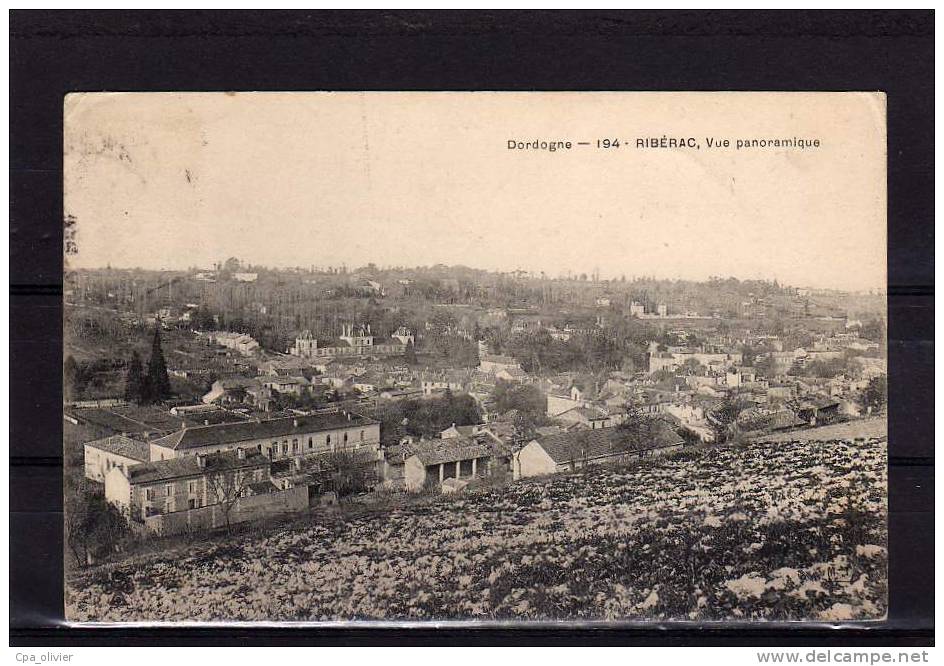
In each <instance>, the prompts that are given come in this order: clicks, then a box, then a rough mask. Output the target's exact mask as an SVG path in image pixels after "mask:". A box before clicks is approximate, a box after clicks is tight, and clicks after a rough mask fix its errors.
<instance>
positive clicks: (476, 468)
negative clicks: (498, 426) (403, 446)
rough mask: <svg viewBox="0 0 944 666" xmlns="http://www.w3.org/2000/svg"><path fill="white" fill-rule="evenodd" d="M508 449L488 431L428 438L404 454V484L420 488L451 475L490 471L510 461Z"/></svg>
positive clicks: (470, 476) (465, 476)
mask: <svg viewBox="0 0 944 666" xmlns="http://www.w3.org/2000/svg"><path fill="white" fill-rule="evenodd" d="M506 456H507V452H505V451H504V449H503V447H502V446H501V444H500V442H498V441H497V440H495V438H494V437H492V436H491V435H489V434H488V433H480V434H479V435H476V436H474V437H453V438H449V439H438V440H431V441H428V442H424V443H422V444H420V445H419V446H417V447H415V448H412V449H411V450H408V451H405V452H404V455H403V485H404V487H405V488H406V489H407V490H420V489H421V488H423V487H424V486H425V485H427V484H432V483H435V484H438V485H441V484H442V483H443V481H446V480H447V479H457V480H465V481H468V480H470V479H473V478H478V477H483V476H487V475H488V474H490V473H491V472H492V471H493V470H494V469H497V468H498V467H500V466H501V465H502V463H503V462H505V461H506Z"/></svg>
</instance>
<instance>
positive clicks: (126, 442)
mask: <svg viewBox="0 0 944 666" xmlns="http://www.w3.org/2000/svg"><path fill="white" fill-rule="evenodd" d="M85 445H86V446H91V447H94V448H96V449H99V450H101V451H107V452H108V453H113V454H115V455H118V456H124V457H125V458H131V459H132V460H137V461H140V462H147V461H148V460H150V451H149V448H148V445H147V444H146V443H145V442H141V441H138V440H136V439H131V438H130V437H125V436H124V435H114V436H112V437H106V438H104V439H96V440H95V441H92V442H86V443H85Z"/></svg>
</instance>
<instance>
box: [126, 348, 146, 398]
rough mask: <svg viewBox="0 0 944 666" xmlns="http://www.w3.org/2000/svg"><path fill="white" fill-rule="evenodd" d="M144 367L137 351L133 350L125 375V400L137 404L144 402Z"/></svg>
mask: <svg viewBox="0 0 944 666" xmlns="http://www.w3.org/2000/svg"><path fill="white" fill-rule="evenodd" d="M144 394H145V390H144V368H143V366H142V365H141V357H140V356H138V352H137V351H133V352H131V362H130V363H128V374H127V375H126V377H125V400H127V401H128V402H133V403H136V404H139V405H140V404H141V403H143V402H144V397H145V395H144Z"/></svg>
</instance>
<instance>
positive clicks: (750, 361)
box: [741, 345, 757, 366]
mask: <svg viewBox="0 0 944 666" xmlns="http://www.w3.org/2000/svg"><path fill="white" fill-rule="evenodd" d="M756 358H757V352H756V351H754V348H753V347H751V346H750V345H743V346H742V347H741V359H742V360H741V365H744V366H752V365H754V359H756Z"/></svg>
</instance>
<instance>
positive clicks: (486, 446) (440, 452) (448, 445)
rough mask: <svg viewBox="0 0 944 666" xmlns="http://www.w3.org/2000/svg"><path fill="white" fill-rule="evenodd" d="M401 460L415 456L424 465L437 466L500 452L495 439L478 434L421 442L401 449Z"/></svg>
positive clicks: (486, 434)
mask: <svg viewBox="0 0 944 666" xmlns="http://www.w3.org/2000/svg"><path fill="white" fill-rule="evenodd" d="M401 449H406V450H403V459H404V460H406V459H408V458H411V457H412V456H414V455H415V456H417V457H418V458H419V459H420V462H422V463H423V464H424V465H438V464H440V463H450V462H456V461H459V460H471V459H472V458H484V457H487V456H492V455H496V454H498V453H501V452H502V447H500V446H499V445H498V442H497V441H496V439H495V437H494V436H493V435H490V434H488V433H484V432H483V433H479V434H476V435H473V436H472V437H455V438H453V439H437V440H432V441H429V442H423V443H422V444H420V445H418V446H415V447H401Z"/></svg>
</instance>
